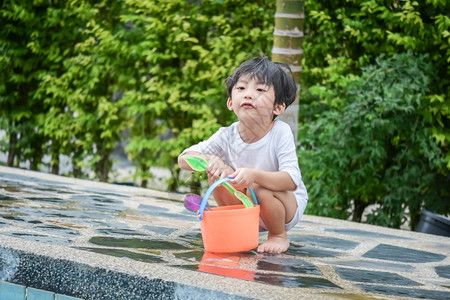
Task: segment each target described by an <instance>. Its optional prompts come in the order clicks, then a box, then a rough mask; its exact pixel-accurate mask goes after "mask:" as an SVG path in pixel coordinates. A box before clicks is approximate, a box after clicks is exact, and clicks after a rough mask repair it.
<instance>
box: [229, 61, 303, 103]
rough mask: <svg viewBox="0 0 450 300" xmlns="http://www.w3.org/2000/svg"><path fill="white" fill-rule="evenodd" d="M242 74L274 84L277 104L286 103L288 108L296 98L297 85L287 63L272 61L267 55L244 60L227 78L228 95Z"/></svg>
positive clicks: (264, 82)
mask: <svg viewBox="0 0 450 300" xmlns="http://www.w3.org/2000/svg"><path fill="white" fill-rule="evenodd" d="M242 75H248V76H250V78H252V79H253V78H256V79H257V80H258V81H259V82H261V83H263V84H265V85H268V86H273V89H274V92H275V103H274V104H275V105H277V104H283V103H284V104H285V105H286V108H287V107H288V106H289V105H291V104H292V102H294V100H295V97H296V95H297V85H296V83H295V80H294V76H293V74H292V71H291V68H289V66H288V65H286V64H283V63H278V62H271V61H270V60H269V59H268V58H267V56H262V57H255V58H253V59H250V60H247V61H244V62H243V63H242V64H241V65H240V66H239V67H237V68H236V70H234V72H233V74H232V75H231V76H230V77H228V78H227V79H226V84H227V92H228V97H231V91H232V90H233V87H234V86H235V85H236V83H237V82H238V81H239V78H241V76H242Z"/></svg>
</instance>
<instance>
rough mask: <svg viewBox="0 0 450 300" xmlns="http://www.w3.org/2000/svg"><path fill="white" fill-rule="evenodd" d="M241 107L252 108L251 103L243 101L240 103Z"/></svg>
mask: <svg viewBox="0 0 450 300" xmlns="http://www.w3.org/2000/svg"><path fill="white" fill-rule="evenodd" d="M241 107H244V108H254V106H253V104H251V103H250V102H244V103H242V104H241Z"/></svg>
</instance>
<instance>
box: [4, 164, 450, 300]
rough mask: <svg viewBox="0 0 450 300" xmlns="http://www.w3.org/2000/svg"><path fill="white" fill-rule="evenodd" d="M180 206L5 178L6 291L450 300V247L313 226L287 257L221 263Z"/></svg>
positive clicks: (366, 229) (251, 255)
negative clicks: (19, 288)
mask: <svg viewBox="0 0 450 300" xmlns="http://www.w3.org/2000/svg"><path fill="white" fill-rule="evenodd" d="M181 199H182V195H180V194H169V193H165V192H159V191H152V190H148V189H141V188H136V187H128V186H121V185H113V184H105V183H98V182H93V181H85V180H77V179H73V178H65V177H59V176H53V175H49V174H42V173H36V172H30V171H25V170H19V169H12V168H5V167H0V281H6V282H10V283H17V284H21V285H24V286H27V287H31V288H35V289H40V290H47V291H51V292H54V293H59V294H64V295H69V296H73V297H79V298H83V299H199V298H202V299H203V298H204V299H210V298H214V299H216V298H219V299H299V298H302V297H304V298H307V299H308V298H309V299H311V298H314V299H329V298H330V299H335V298H355V299H359V298H380V297H381V298H386V299H399V298H403V297H405V298H408V299H411V298H412V299H414V298H426V299H450V275H449V274H450V259H449V257H448V255H449V254H450V251H449V249H450V239H449V238H445V237H440V236H433V235H428V234H421V233H415V232H408V231H401V230H394V229H389V228H381V227H376V226H370V225H366V224H359V223H352V222H348V221H342V220H334V219H328V218H320V217H314V216H304V218H303V219H302V220H301V221H300V223H299V224H298V225H297V226H296V227H295V228H294V229H293V230H292V231H290V232H289V238H290V240H291V247H290V248H289V250H288V251H287V252H286V253H284V254H280V255H267V254H259V253H256V251H254V250H253V251H249V252H245V253H234V254H213V253H208V252H205V251H204V250H203V243H202V237H201V233H200V228H199V223H198V220H197V218H196V216H195V214H193V213H192V212H190V211H188V210H186V209H185V208H184V206H183V204H182V202H181ZM260 238H261V240H263V239H265V234H264V233H262V234H261V235H260ZM0 298H1V297H0Z"/></svg>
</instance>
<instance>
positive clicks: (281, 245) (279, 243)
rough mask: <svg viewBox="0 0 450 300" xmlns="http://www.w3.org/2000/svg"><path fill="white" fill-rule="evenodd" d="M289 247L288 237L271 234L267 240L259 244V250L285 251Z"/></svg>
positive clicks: (269, 251)
mask: <svg viewBox="0 0 450 300" xmlns="http://www.w3.org/2000/svg"><path fill="white" fill-rule="evenodd" d="M288 248H289V240H288V239H287V238H286V237H280V236H270V235H269V237H268V238H267V241H265V242H264V243H262V244H261V245H259V246H258V249H257V250H258V252H267V253H283V252H285V251H286V250H287V249H288Z"/></svg>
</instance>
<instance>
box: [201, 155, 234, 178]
mask: <svg viewBox="0 0 450 300" xmlns="http://www.w3.org/2000/svg"><path fill="white" fill-rule="evenodd" d="M233 172H234V170H233V168H231V167H230V166H229V165H227V164H225V163H224V162H223V160H222V159H221V158H220V157H218V156H215V155H214V156H212V157H211V158H210V159H209V162H208V166H207V167H206V174H208V178H209V179H210V180H212V181H215V180H216V179H217V178H225V177H228V176H230V174H231V173H233Z"/></svg>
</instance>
